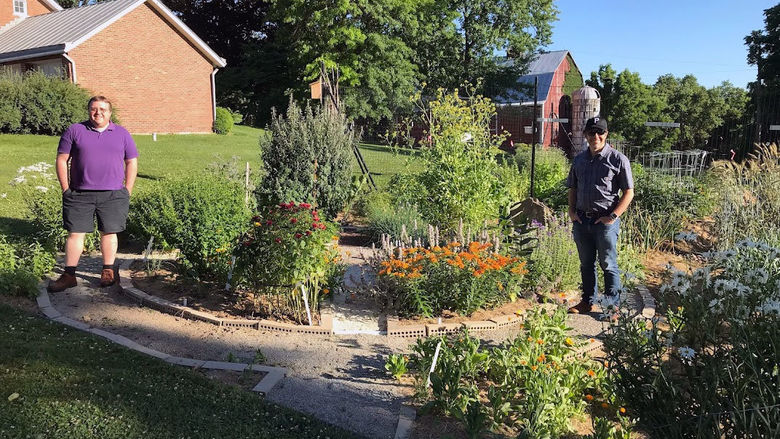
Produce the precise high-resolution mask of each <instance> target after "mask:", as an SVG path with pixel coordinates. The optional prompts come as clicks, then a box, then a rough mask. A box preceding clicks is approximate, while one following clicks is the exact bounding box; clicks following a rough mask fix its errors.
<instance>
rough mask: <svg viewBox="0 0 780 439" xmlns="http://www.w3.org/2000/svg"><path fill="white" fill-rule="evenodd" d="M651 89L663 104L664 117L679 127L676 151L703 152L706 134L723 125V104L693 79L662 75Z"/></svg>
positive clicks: (706, 138) (717, 97) (688, 76)
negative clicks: (694, 150)
mask: <svg viewBox="0 0 780 439" xmlns="http://www.w3.org/2000/svg"><path fill="white" fill-rule="evenodd" d="M653 88H654V89H655V91H656V93H657V94H658V95H659V96H660V97H661V98H662V99H664V101H666V109H665V110H664V115H666V116H667V117H668V118H669V119H671V120H673V121H675V122H679V123H680V125H681V127H680V130H679V132H678V136H677V142H676V143H677V147H678V148H679V149H693V148H705V147H706V144H707V140H708V139H709V137H710V134H711V133H712V132H713V131H714V130H715V128H717V127H719V126H720V125H721V124H722V123H723V115H724V114H725V110H726V108H725V107H726V103H725V102H724V101H723V100H722V99H721V97H720V96H719V95H718V94H716V93H711V92H709V91H708V90H707V89H706V88H705V87H704V86H702V85H699V83H698V81H697V80H696V78H695V77H694V76H693V75H686V76H684V77H682V78H675V77H674V76H673V75H671V74H667V75H663V76H660V77H659V78H658V80H657V81H656V83H655V85H654V87H653Z"/></svg>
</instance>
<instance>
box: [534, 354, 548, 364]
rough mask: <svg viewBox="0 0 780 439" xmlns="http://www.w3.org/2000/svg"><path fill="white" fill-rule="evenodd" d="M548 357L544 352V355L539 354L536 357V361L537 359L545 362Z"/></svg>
mask: <svg viewBox="0 0 780 439" xmlns="http://www.w3.org/2000/svg"><path fill="white" fill-rule="evenodd" d="M546 359H547V356H546V355H544V354H542V355H539V356H538V357H536V361H537V362H538V363H544V360H546Z"/></svg>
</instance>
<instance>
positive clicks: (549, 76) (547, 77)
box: [494, 50, 569, 105]
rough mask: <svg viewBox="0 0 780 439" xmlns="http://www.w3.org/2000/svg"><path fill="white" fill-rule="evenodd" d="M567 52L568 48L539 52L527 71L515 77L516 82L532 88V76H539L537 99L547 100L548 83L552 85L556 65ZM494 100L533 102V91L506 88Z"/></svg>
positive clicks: (511, 103) (511, 102)
mask: <svg viewBox="0 0 780 439" xmlns="http://www.w3.org/2000/svg"><path fill="white" fill-rule="evenodd" d="M568 54H569V51H568V50H556V51H554V52H546V53H540V54H537V55H536V56H534V58H533V59H532V60H531V63H530V64H529V66H528V73H526V74H525V75H523V76H521V77H519V78H517V82H518V84H528V85H531V86H532V88H533V84H534V78H539V92H538V96H537V99H538V101H539V102H544V101H546V100H547V94H548V93H549V91H550V85H552V81H553V76H554V75H555V71H556V70H557V69H558V66H560V65H561V63H562V62H563V60H564V59H566V55H568ZM494 101H495V102H496V103H497V104H499V105H520V104H528V103H531V104H533V101H534V95H533V91H530V92H524V91H517V90H508V91H506V92H505V93H504V94H503V96H498V97H496V98H495V99H494Z"/></svg>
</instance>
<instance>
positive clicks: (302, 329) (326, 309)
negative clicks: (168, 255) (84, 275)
mask: <svg viewBox="0 0 780 439" xmlns="http://www.w3.org/2000/svg"><path fill="white" fill-rule="evenodd" d="M141 259H142V258H141V257H135V258H129V259H124V260H123V261H122V263H121V264H120V265H119V286H120V289H121V291H122V293H123V294H125V295H127V296H129V297H130V298H132V299H134V300H136V301H137V302H138V303H139V304H140V305H143V306H147V307H149V308H153V309H156V310H158V311H161V312H164V313H166V314H171V315H175V316H177V317H182V318H185V319H188V320H198V321H202V322H206V323H210V324H212V325H215V326H225V327H234V328H253V329H257V330H266V331H276V332H286V333H298V334H316V335H331V334H333V311H332V310H331V309H330V306H329V304H323V306H322V307H320V324H319V325H313V326H307V325H293V324H290V323H281V322H275V321H273V320H265V319H262V320H246V319H222V318H219V317H215V316H213V315H211V314H209V313H207V312H203V311H197V310H194V309H192V308H190V307H187V306H183V305H179V304H176V303H173V302H170V301H168V300H165V299H161V298H159V297H157V296H152V295H150V294H147V293H146V292H144V291H142V290H140V289H138V288H136V287H135V286H134V285H133V281H132V278H131V272H130V265H131V264H132V263H133V262H135V261H139V260H141Z"/></svg>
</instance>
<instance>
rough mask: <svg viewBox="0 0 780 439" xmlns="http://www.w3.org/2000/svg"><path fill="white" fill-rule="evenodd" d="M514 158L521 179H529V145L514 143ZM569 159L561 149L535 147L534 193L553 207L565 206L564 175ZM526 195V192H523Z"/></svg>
mask: <svg viewBox="0 0 780 439" xmlns="http://www.w3.org/2000/svg"><path fill="white" fill-rule="evenodd" d="M515 146H516V151H515V160H516V161H517V166H518V168H519V170H520V176H521V178H522V179H523V180H528V181H529V182H530V179H531V147H530V145H526V144H519V145H518V144H516V145H515ZM569 167H570V164H569V160H568V159H567V158H566V155H564V153H563V151H562V150H560V149H558V148H554V147H549V148H537V149H536V157H535V168H534V195H535V196H536V198H539V199H540V200H542V201H544V203H545V204H547V205H548V206H551V207H553V208H557V207H560V206H565V205H566V202H567V199H566V193H567V189H566V185H565V181H566V176H567V175H569ZM524 196H527V194H524Z"/></svg>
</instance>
